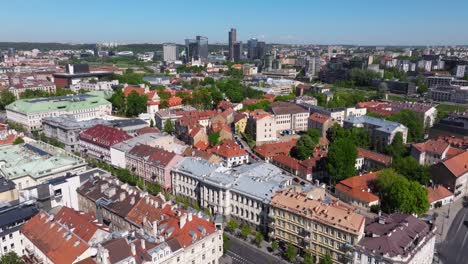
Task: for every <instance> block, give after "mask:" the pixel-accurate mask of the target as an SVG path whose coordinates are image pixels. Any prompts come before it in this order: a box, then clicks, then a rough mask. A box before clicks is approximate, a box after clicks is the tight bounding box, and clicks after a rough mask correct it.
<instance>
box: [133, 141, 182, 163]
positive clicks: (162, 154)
mask: <svg viewBox="0 0 468 264" xmlns="http://www.w3.org/2000/svg"><path fill="white" fill-rule="evenodd" d="M128 154H129V155H133V156H136V157H139V158H141V159H144V160H145V161H147V162H151V163H152V164H154V165H159V166H161V165H162V166H164V167H166V166H167V165H168V164H169V163H170V162H171V160H172V159H173V158H174V157H175V156H176V154H175V153H174V152H169V151H166V150H164V149H161V148H155V147H152V146H149V145H144V144H140V145H136V146H135V147H133V148H132V149H131V150H130V151H129V153H128Z"/></svg>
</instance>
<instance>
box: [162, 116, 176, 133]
mask: <svg viewBox="0 0 468 264" xmlns="http://www.w3.org/2000/svg"><path fill="white" fill-rule="evenodd" d="M163 130H164V132H166V133H168V134H172V133H174V131H175V129H174V124H173V123H172V121H171V120H170V119H167V120H166V121H165V122H164V128H163Z"/></svg>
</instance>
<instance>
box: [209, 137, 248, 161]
mask: <svg viewBox="0 0 468 264" xmlns="http://www.w3.org/2000/svg"><path fill="white" fill-rule="evenodd" d="M210 151H211V152H212V153H214V154H216V155H218V156H221V157H223V158H232V157H239V156H245V155H248V153H247V151H245V150H244V149H243V148H241V147H240V146H239V145H237V144H236V143H234V141H232V140H224V142H223V143H221V144H219V145H216V146H214V147H213V148H212V149H211V150H210Z"/></svg>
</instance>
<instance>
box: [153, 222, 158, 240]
mask: <svg viewBox="0 0 468 264" xmlns="http://www.w3.org/2000/svg"><path fill="white" fill-rule="evenodd" d="M152 226H153V235H154V236H156V235H157V234H158V221H153V225H152Z"/></svg>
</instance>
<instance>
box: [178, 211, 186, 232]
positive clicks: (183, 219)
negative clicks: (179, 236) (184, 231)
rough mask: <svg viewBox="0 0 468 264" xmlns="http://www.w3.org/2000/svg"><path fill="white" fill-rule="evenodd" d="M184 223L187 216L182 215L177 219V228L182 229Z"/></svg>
mask: <svg viewBox="0 0 468 264" xmlns="http://www.w3.org/2000/svg"><path fill="white" fill-rule="evenodd" d="M186 222H187V214H185V213H184V214H183V215H182V216H181V217H180V218H179V226H180V228H183V227H184V225H185V223H186Z"/></svg>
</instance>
